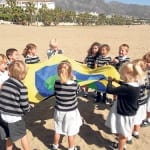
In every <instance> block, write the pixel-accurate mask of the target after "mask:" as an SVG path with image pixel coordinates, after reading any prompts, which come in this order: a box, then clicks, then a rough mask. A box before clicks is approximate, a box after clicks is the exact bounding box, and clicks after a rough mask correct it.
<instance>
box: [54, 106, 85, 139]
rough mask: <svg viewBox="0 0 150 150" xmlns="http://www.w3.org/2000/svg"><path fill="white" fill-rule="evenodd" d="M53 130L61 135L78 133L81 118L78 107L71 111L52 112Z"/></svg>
mask: <svg viewBox="0 0 150 150" xmlns="http://www.w3.org/2000/svg"><path fill="white" fill-rule="evenodd" d="M54 125H55V132H56V133H58V134H62V135H68V136H73V135H76V134H78V133H79V130H80V126H81V125H82V119H81V116H80V113H79V110H78V109H75V110H73V111H68V112H64V111H59V110H55V112H54Z"/></svg>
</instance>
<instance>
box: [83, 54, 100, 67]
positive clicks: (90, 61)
mask: <svg viewBox="0 0 150 150" xmlns="http://www.w3.org/2000/svg"><path fill="white" fill-rule="evenodd" d="M96 57H97V56H93V55H89V56H87V57H86V58H85V63H86V64H87V67H89V68H91V69H94V68H95V62H96Z"/></svg>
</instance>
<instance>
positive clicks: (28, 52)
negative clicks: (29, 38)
mask: <svg viewBox="0 0 150 150" xmlns="http://www.w3.org/2000/svg"><path fill="white" fill-rule="evenodd" d="M36 52H37V46H36V45H35V44H33V43H29V44H27V45H26V47H25V49H24V50H23V53H22V55H23V56H24V58H25V63H26V64H35V63H38V62H40V58H39V56H37V55H36Z"/></svg>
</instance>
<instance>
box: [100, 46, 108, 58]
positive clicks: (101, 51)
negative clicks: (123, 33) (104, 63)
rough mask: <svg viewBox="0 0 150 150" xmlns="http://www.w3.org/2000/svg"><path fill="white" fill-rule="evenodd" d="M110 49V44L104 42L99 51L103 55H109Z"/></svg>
mask: <svg viewBox="0 0 150 150" xmlns="http://www.w3.org/2000/svg"><path fill="white" fill-rule="evenodd" d="M109 51H110V46H109V45H108V44H103V45H102V46H101V47H100V51H99V53H100V54H101V55H102V56H107V55H108V53H109Z"/></svg>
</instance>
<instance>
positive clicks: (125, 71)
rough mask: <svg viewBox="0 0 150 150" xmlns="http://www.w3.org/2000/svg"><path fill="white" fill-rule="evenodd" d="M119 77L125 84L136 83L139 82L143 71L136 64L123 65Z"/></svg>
mask: <svg viewBox="0 0 150 150" xmlns="http://www.w3.org/2000/svg"><path fill="white" fill-rule="evenodd" d="M119 72H120V77H121V79H122V80H124V81H125V82H138V81H139V80H141V78H142V75H143V70H142V68H141V66H140V65H139V64H138V63H131V62H128V63H124V64H123V65H122V66H121V67H120V69H119Z"/></svg>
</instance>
